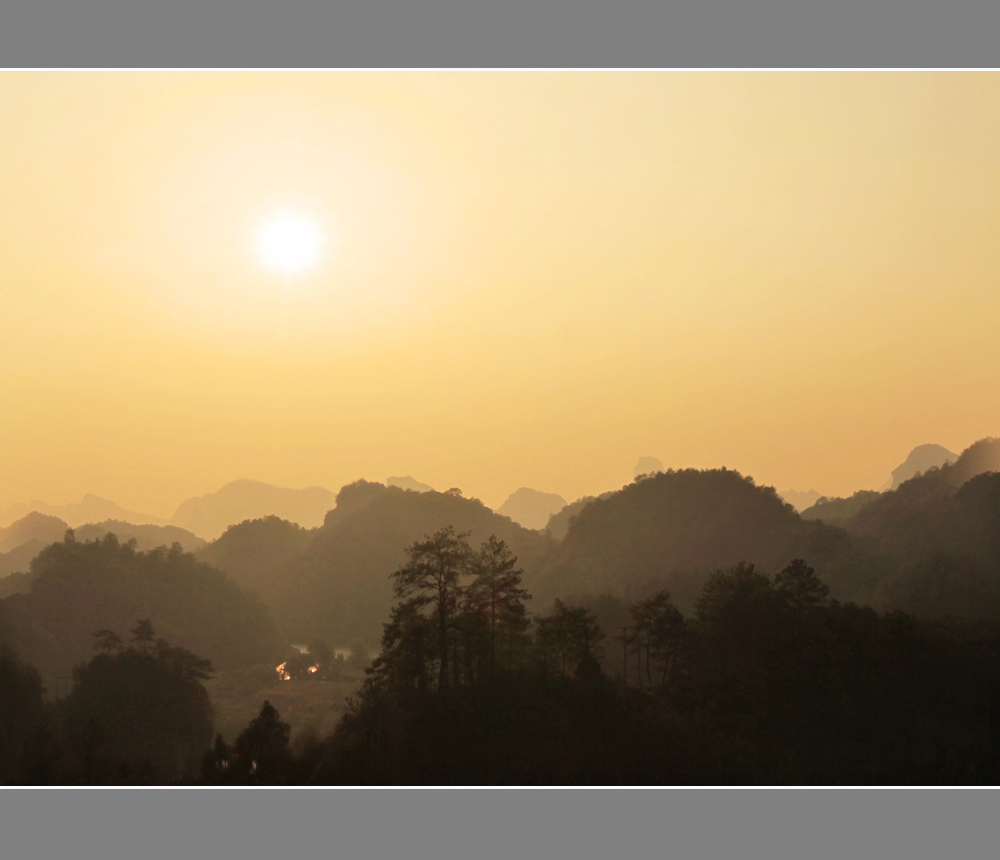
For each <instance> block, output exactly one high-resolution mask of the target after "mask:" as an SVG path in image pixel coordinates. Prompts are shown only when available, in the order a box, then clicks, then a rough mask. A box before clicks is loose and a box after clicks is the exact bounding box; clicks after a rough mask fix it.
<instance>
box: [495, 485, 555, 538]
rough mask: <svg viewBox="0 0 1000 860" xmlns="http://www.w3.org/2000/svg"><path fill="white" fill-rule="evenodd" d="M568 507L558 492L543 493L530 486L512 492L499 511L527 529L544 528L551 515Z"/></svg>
mask: <svg viewBox="0 0 1000 860" xmlns="http://www.w3.org/2000/svg"><path fill="white" fill-rule="evenodd" d="M565 507H566V500H565V499H564V498H563V497H562V496H560V495H558V494H556V493H542V492H540V491H539V490H533V489H531V488H530V487H521V488H520V489H518V490H515V491H514V492H513V493H511V495H510V497H509V498H508V499H507V501H506V502H504V503H503V504H502V505H501V506H500V507H499V508H497V513H498V514H501V515H503V516H505V517H510V518H511V519H512V520H513V521H514V522H515V523H518V524H519V525H522V526H524V527H525V528H526V529H535V530H539V529H544V528H545V526H546V525H547V524H548V521H549V517H551V516H552V515H553V514H555V513H558V512H559V511H561V510H562V509H563V508H565Z"/></svg>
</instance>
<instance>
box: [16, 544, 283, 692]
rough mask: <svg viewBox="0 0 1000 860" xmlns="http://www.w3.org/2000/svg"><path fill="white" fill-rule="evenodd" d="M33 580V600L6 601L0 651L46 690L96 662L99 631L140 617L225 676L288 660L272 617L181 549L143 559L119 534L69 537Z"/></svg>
mask: <svg viewBox="0 0 1000 860" xmlns="http://www.w3.org/2000/svg"><path fill="white" fill-rule="evenodd" d="M31 574H32V579H31V582H30V590H29V591H28V593H26V594H15V595H12V596H10V597H6V598H4V599H2V600H0V644H5V645H7V646H9V647H12V648H14V649H15V650H16V651H17V653H19V654H20V655H21V656H22V657H23V658H24V659H25V660H27V661H28V662H30V663H31V664H32V665H34V666H35V667H36V668H37V669H38V670H39V671H40V672H41V673H42V676H43V677H44V678H45V679H46V683H51V682H52V681H53V680H54V679H55V678H57V677H59V676H60V675H61V676H68V675H69V674H70V670H71V668H72V667H73V666H74V665H76V664H78V663H80V662H81V661H83V660H86V659H88V658H89V657H90V656H91V654H92V653H93V647H94V632H95V631H97V630H101V629H105V628H106V629H110V630H115V631H122V630H127V629H128V628H129V626H130V625H132V624H134V623H135V620H136V618H137V617H138V618H148V619H150V621H151V622H152V623H153V626H154V627H155V628H156V629H157V630H158V631H159V632H160V633H161V635H163V636H165V637H167V638H168V639H169V640H170V641H171V642H174V643H177V644H178V645H182V646H183V647H185V648H189V649H191V650H192V651H195V652H196V653H198V654H200V655H202V656H204V657H206V658H208V659H209V660H211V661H212V663H213V664H214V665H215V666H216V668H219V669H231V668H239V667H247V666H252V665H254V664H256V663H260V662H262V661H263V662H267V661H269V660H271V659H272V658H273V657H274V656H275V655H276V654H277V653H279V642H278V640H277V638H276V633H275V629H274V625H273V623H272V621H271V619H270V617H269V615H268V613H267V610H266V609H265V608H264V607H263V606H262V605H261V604H260V603H258V602H257V601H255V600H253V599H251V598H248V597H247V596H246V595H244V594H243V592H242V591H241V590H240V588H239V586H238V585H236V583H235V582H233V581H232V580H231V579H230V578H229V577H228V576H226V575H225V574H224V573H222V572H221V571H218V570H216V569H214V568H212V567H210V566H209V565H207V564H204V563H202V562H198V561H197V560H196V559H195V558H194V556H192V555H191V554H190V553H185V552H184V551H183V550H182V549H181V547H180V545H179V544H175V545H174V546H173V547H172V548H171V549H167V548H166V547H161V548H160V549H157V550H151V551H149V552H141V551H138V550H136V549H135V548H134V546H133V545H132V544H121V543H119V541H118V539H117V538H116V537H114V535H108V536H106V537H105V538H103V539H102V540H99V541H88V542H81V541H77V540H76V539H75V538H74V537H73V535H72V533H70V534H68V535H67V536H66V538H65V540H63V541H61V542H59V543H54V544H51V545H49V546H48V547H46V548H45V549H44V550H43V551H42V552H41V553H39V554H38V556H37V557H36V558H35V559H34V560H33V561H32V563H31Z"/></svg>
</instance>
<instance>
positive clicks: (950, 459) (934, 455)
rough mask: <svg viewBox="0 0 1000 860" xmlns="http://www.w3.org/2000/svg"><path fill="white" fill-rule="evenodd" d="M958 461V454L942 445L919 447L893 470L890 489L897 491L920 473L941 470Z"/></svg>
mask: <svg viewBox="0 0 1000 860" xmlns="http://www.w3.org/2000/svg"><path fill="white" fill-rule="evenodd" d="M957 460H958V454H955V453H954V452H952V451H949V450H948V449H947V448H945V447H943V446H941V445H934V444H928V445H917V447H916V448H914V449H913V450H912V451H910V453H909V455H908V456H907V458H906V459H905V460H904V461H903V462H902V463H900V464H899V465H898V466H897V467H896V468H895V469H893V470H892V480H891V481H890V483H889V489H890V490H895V489H896V488H897V487H898V486H899V485H900V484H902V483H903V482H904V481H908V480H910V478H912V477H914V476H915V475H917V474H919V473H923V472H926V471H927V470H928V469H935V468H940V467H941V466H943V465H944V464H945V463H954V462H956V461H957Z"/></svg>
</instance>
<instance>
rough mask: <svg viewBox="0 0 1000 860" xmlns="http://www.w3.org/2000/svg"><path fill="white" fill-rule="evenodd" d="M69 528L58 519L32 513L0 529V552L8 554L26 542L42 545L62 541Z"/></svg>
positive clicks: (35, 512)
mask: <svg viewBox="0 0 1000 860" xmlns="http://www.w3.org/2000/svg"><path fill="white" fill-rule="evenodd" d="M68 528H69V526H68V525H67V524H66V522H65V521H63V520H61V519H59V517H53V516H49V515H48V514H40V513H38V512H37V511H32V512H31V513H29V514H27V515H26V516H24V517H21V519H19V520H18V521H17V522H15V523H12V524H11V525H9V526H8V527H7V528H5V529H0V552H10V551H11V550H12V549H16V548H17V547H19V546H22V545H23V544H26V543H28V541H41V542H42V543H43V544H48V543H52V542H53V541H57V540H62V539H63V536H64V535H65V534H66V529H68Z"/></svg>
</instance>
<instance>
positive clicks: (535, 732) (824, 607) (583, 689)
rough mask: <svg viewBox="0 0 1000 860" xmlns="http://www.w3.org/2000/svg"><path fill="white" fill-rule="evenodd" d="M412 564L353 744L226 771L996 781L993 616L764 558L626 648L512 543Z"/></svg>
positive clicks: (714, 581)
mask: <svg viewBox="0 0 1000 860" xmlns="http://www.w3.org/2000/svg"><path fill="white" fill-rule="evenodd" d="M409 555H410V560H409V562H408V563H407V564H406V565H404V566H403V567H401V568H400V569H399V570H398V571H397V572H396V574H395V575H394V582H395V593H396V596H397V599H398V602H397V604H396V606H395V607H394V609H393V612H392V616H391V618H390V621H389V622H388V623H387V624H386V625H385V635H384V637H383V642H382V652H381V654H380V656H379V658H378V659H377V660H376V661H375V663H374V665H373V666H372V668H371V669H370V671H369V677H368V680H367V682H366V683H365V685H364V687H363V688H362V690H361V692H360V694H359V695H358V697H357V698H356V699H355V700H354V701H353V702H352V703H351V707H350V709H349V711H348V713H347V714H346V715H345V716H344V717H343V719H342V720H341V722H340V724H339V726H338V727H337V730H336V731H335V732H334V734H333V735H332V736H331V737H329V738H327V739H325V740H319V739H315V738H313V739H310V740H308V741H307V742H306V743H304V744H303V745H302V746H301V747H300V748H299V749H298V750H294V751H293V750H292V749H291V748H290V747H288V744H287V736H285V740H284V742H282V743H279V746H281V748H282V752H281V754H280V755H270V756H269V757H268V761H269V762H271V763H272V765H273V767H272V766H271V765H269V766H268V769H263V770H262V769H260V768H258V769H257V770H254V771H253V772H252V773H251V772H250V771H249V770H248V769H247V768H248V765H247V763H246V762H247V759H246V756H245V755H243V754H241V753H239V751H238V750H230V749H228V748H226V747H225V745H224V744H221V742H217V747H216V751H215V757H214V758H212V759H211V761H209V762H208V763H207V764H206V769H205V770H204V771H203V778H204V779H206V780H208V781H214V782H223V783H225V782H251V783H258V782H273V783H281V782H310V783H319V784H322V783H334V784H797V783H801V784H838V783H844V784H951V783H958V784H969V783H972V784H976V783H985V784H990V783H994V782H995V781H996V779H997V776H998V775H1000V773H998V767H1000V757H998V756H1000V685H998V682H1000V660H998V658H1000V631H998V630H997V629H996V627H994V626H992V625H990V624H985V623H979V624H976V623H972V622H959V621H954V620H952V621H947V622H936V623H926V622H920V621H918V620H916V619H915V618H913V617H911V616H908V615H906V614H903V613H900V612H894V613H878V612H876V611H874V610H872V609H870V608H862V607H858V606H855V605H852V604H841V603H839V602H837V601H834V600H830V598H829V589H828V587H827V586H826V585H825V584H824V583H823V582H822V581H821V580H820V579H819V578H818V577H817V575H816V572H815V571H814V570H813V569H812V568H811V567H810V566H809V565H808V564H807V563H806V562H805V561H803V560H801V559H799V560H795V561H793V562H791V563H790V564H788V565H787V566H786V567H785V568H784V569H782V571H781V572H780V573H779V574H777V575H776V576H774V577H773V578H770V577H768V576H766V575H764V574H763V573H761V572H760V571H758V570H757V569H756V568H755V567H754V566H753V565H752V564H746V563H739V564H737V565H735V566H734V567H732V568H731V569H729V570H727V571H720V572H717V573H716V574H714V575H713V576H711V577H710V578H709V580H708V582H707V583H706V584H705V586H704V588H703V590H702V593H701V594H700V595H699V598H698V600H697V603H696V607H695V611H694V613H693V615H692V616H691V617H687V618H686V617H685V616H684V615H683V614H682V613H681V612H680V611H679V610H678V609H677V607H676V606H674V604H673V602H672V600H671V598H670V595H669V594H668V593H666V592H659V593H656V594H654V595H652V596H650V597H648V598H646V599H643V600H640V601H636V602H634V603H633V604H631V606H630V607H629V608H630V620H631V621H632V623H631V624H629V625H625V626H624V629H623V630H622V631H620V632H619V635H617V636H612V637H608V636H606V635H605V632H604V631H602V630H601V629H600V627H599V625H598V624H597V623H596V619H595V617H594V616H593V615H592V614H591V613H589V612H588V611H587V610H586V609H584V608H582V607H569V606H566V605H564V604H563V603H562V602H560V601H557V602H556V603H555V605H554V608H553V610H552V611H551V612H550V613H548V614H545V615H542V616H539V617H536V618H535V619H534V620H533V622H531V623H530V624H529V623H528V621H527V616H526V613H525V612H524V611H523V606H524V601H525V599H526V595H524V593H523V590H522V589H520V583H519V576H518V572H517V568H516V560H515V559H513V557H512V556H511V555H510V554H509V551H506V552H505V551H504V547H503V545H502V544H501V543H500V542H496V541H490V542H487V543H486V544H484V545H483V546H482V547H480V549H479V550H478V551H473V550H472V549H471V548H470V547H469V546H468V544H467V543H465V541H464V540H463V538H462V536H461V535H456V534H455V533H454V531H453V530H450V529H446V530H444V531H441V532H439V533H437V534H436V535H434V536H433V537H430V538H428V539H427V540H425V541H422V542H418V543H416V544H414V545H413V546H411V548H410V551H409ZM491 583H492V584H493V585H499V587H496V588H492V587H490V586H491ZM488 595H493V596H497V598H498V599H497V602H496V603H494V602H493V601H491V600H490V599H487V596H488ZM493 622H495V623H493ZM501 646H503V647H501ZM609 646H610V647H616V648H621V649H622V650H623V652H624V653H625V655H626V656H627V660H628V665H630V666H631V667H632V671H631V674H630V675H629V677H628V681H626V679H625V677H623V676H622V675H618V676H617V677H614V678H610V677H608V676H606V675H605V674H604V673H603V671H602V669H601V663H600V660H599V658H600V657H601V655H602V649H603V648H605V647H609ZM490 655H492V660H491V659H490ZM267 710H268V709H267V708H265V711H267ZM259 719H260V720H261V723H262V724H265V723H266V724H269V725H272V726H274V725H275V720H276V719H277V717H276V715H270V716H269V715H268V714H267V713H264V712H262V714H261V717H260V718H259ZM248 731H249V727H248ZM255 732H256V734H255V735H254V736H256V737H258V738H259V737H260V736H262V733H263V730H262V729H260V728H259V727H258V729H257V730H255ZM251 734H254V733H253V732H251ZM286 735H287V733H286ZM281 736H282V735H281V733H280V732H278V731H277V730H274V731H272V732H271V734H270V737H271V739H272V741H275V740H276V739H277V741H280V738H281ZM248 737H249V736H248ZM248 742H249V741H248V740H247V739H245V741H244V746H246V743H248ZM268 748H270V747H268ZM241 755H243V758H242V759H241V758H240V756H241ZM240 761H242V762H243V764H242V765H239V762H240ZM213 762H214V763H213ZM279 762H280V764H278V763H279Z"/></svg>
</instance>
